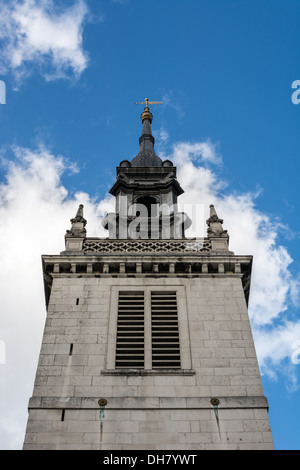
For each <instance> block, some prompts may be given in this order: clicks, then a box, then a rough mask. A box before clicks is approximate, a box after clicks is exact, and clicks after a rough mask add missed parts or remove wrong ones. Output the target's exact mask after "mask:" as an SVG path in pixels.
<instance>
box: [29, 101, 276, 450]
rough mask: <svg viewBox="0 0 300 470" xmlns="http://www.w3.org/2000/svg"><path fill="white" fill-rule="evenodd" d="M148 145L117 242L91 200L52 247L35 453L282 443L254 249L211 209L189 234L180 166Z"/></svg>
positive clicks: (146, 124)
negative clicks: (262, 336)
mask: <svg viewBox="0 0 300 470" xmlns="http://www.w3.org/2000/svg"><path fill="white" fill-rule="evenodd" d="M141 118H142V125H143V128H142V135H141V137H140V139H139V144H140V151H139V153H138V154H137V156H136V157H134V158H133V159H132V160H131V162H130V161H128V160H123V161H122V162H121V163H120V165H119V167H118V168H117V178H116V181H115V183H114V185H113V187H112V189H111V190H110V192H111V194H112V195H113V196H115V200H116V209H115V212H114V213H109V214H107V215H106V217H105V218H104V220H103V226H104V227H105V228H106V229H107V231H108V232H107V233H108V237H107V238H89V237H87V234H86V229H85V226H86V220H85V219H84V214H83V206H82V205H81V206H80V207H79V209H78V212H77V214H76V216H75V218H74V219H71V224H72V225H71V229H70V230H68V231H67V233H66V235H65V251H63V252H62V253H60V254H59V255H56V256H43V257H42V264H43V273H44V285H45V297H46V306H47V320H46V325H45V331H44V336H43V341H42V347H41V352H40V358H39V364H38V368H37V373H36V380H35V384H34V390H33V396H32V398H30V400H29V417H28V424H27V429H26V436H25V442H24V449H36V450H38V449H47V450H48V449H49V450H52V449H53V450H57V449H86V450H93V449H95V450H97V449H98V450H114V449H119V450H137V449H143V450H152V449H160V450H167V449H168V450H172V449H173V450H174V449H178V450H186V449H187V450H188V449H191V450H192V449H195V450H202V449H203V450H206V449H207V450H211V449H228V450H229V449H273V442H272V435H271V431H270V425H269V419H268V403H267V399H266V398H265V396H264V394H263V389H262V383H261V378H260V373H259V368H258V363H257V359H256V354H255V349H254V343H253V339H252V334H251V327H250V323H249V318H248V310H247V304H248V297H249V288H250V278H251V265H252V257H251V256H237V255H235V254H234V253H233V252H231V251H229V246H228V243H229V236H228V234H227V231H226V230H223V221H222V220H221V219H220V218H219V217H218V215H217V213H216V210H215V208H214V206H213V205H211V206H210V218H209V219H208V220H207V225H208V230H207V237H206V238H204V239H202V240H199V239H189V238H186V236H185V229H186V228H188V227H189V224H190V223H191V221H190V219H189V218H188V217H187V216H186V215H185V214H183V213H180V212H178V211H177V209H176V208H177V204H176V203H177V198H178V196H180V195H181V194H182V193H183V189H182V188H181V186H180V184H179V182H178V181H177V178H176V168H175V167H174V166H173V164H172V163H171V162H170V161H169V160H165V161H162V160H161V159H160V158H159V157H158V156H157V155H156V154H155V151H154V138H153V136H152V133H151V123H152V114H151V113H150V110H149V108H148V106H146V107H145V109H144V112H143V113H142V116H141Z"/></svg>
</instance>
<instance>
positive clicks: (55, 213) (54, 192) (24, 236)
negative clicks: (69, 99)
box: [0, 142, 300, 449]
mask: <svg viewBox="0 0 300 470" xmlns="http://www.w3.org/2000/svg"><path fill="white" fill-rule="evenodd" d="M5 157H6V155H5V154H2V159H4V158H5ZM171 157H172V158H173V161H174V163H175V164H176V165H178V180H179V182H180V184H181V185H182V187H183V188H184V190H185V194H184V195H182V196H181V197H180V199H181V203H182V204H183V205H186V204H188V203H191V202H192V203H195V202H199V203H200V202H201V203H203V204H204V208H205V218H206V216H208V208H209V205H210V204H211V203H213V204H215V207H216V209H217V212H218V214H219V216H220V217H221V218H224V228H225V229H228V232H229V234H230V249H232V250H233V251H234V252H236V253H237V254H253V255H254V268H253V278H252V290H251V302H250V314H251V318H252V323H253V325H254V334H255V339H256V347H257V353H258V357H259V361H260V365H261V367H262V368H263V371H265V372H266V373H268V374H269V375H270V376H272V375H273V376H274V377H275V376H276V372H277V370H278V369H280V367H281V366H282V364H283V363H285V365H286V361H288V363H289V367H290V374H291V375H290V377H292V378H293V380H295V374H294V372H293V371H294V370H295V367H296V366H295V365H294V364H292V362H291V360H290V357H291V354H292V344H293V342H294V341H295V340H299V339H300V322H299V320H293V319H287V318H286V317H284V318H283V319H282V315H283V314H284V315H285V314H286V309H287V307H288V306H289V304H290V303H292V301H293V298H294V297H295V298H296V297H297V296H298V294H299V284H297V283H296V282H295V281H294V280H293V279H292V277H291V274H290V271H289V269H290V264H291V262H292V259H291V257H290V255H289V253H288V252H287V250H286V249H285V248H284V247H282V246H280V245H279V244H278V243H277V238H276V236H277V233H278V226H277V225H276V223H274V222H273V221H272V220H271V219H270V217H269V216H267V215H265V214H263V213H260V212H259V211H258V210H257V209H256V207H255V198H256V197H257V194H252V193H246V194H239V195H230V196H228V195H223V196H222V190H223V189H224V188H226V184H225V183H224V182H223V181H222V180H221V179H220V178H219V177H218V176H217V175H216V172H215V171H214V169H213V168H208V166H206V167H203V166H202V165H203V162H204V163H206V164H207V162H208V161H209V162H213V163H217V164H219V163H220V161H221V157H220V155H218V153H217V152H216V147H215V146H214V145H212V144H211V143H210V142H204V143H203V142H202V143H201V142H199V143H195V144H190V143H182V142H181V143H180V144H179V145H176V146H174V149H173V152H172V155H171ZM3 161H4V164H5V169H6V180H5V181H4V182H2V184H1V185H0V217H1V226H0V240H1V243H0V259H1V270H0V285H1V288H2V289H1V290H2V294H1V317H0V341H4V342H5V345H6V365H0V395H1V401H0V415H1V424H0V443H1V444H0V445H1V447H2V448H3V449H9V448H20V447H21V446H22V442H23V438H24V432H25V426H26V421H27V404H28V399H29V397H30V396H31V393H32V388H33V382H34V376H35V371H36V366H37V360H38V354H39V348H40V344H41V340H42V333H43V327H44V321H45V316H46V312H45V302H44V292H43V282H42V270H41V255H42V254H58V253H60V252H61V251H63V250H64V234H65V231H66V229H69V228H70V218H72V217H74V216H75V214H76V211H77V208H78V205H79V203H83V204H84V216H85V218H86V219H87V221H88V224H87V231H88V236H107V234H106V233H104V231H103V230H102V231H101V224H100V220H99V216H101V215H104V214H105V212H106V211H108V212H110V211H112V210H113V207H112V205H113V200H112V198H111V196H107V197H106V198H105V199H104V200H102V201H100V203H96V202H95V201H93V200H91V198H90V196H89V195H88V194H86V193H76V194H75V195H70V194H68V191H67V189H66V188H65V187H64V186H63V185H62V183H61V177H62V175H63V174H64V173H66V172H71V173H72V172H74V171H76V168H75V169H74V165H72V164H71V163H70V162H68V161H67V160H66V159H64V158H63V157H62V156H54V155H53V154H52V153H51V152H50V151H49V150H48V149H46V148H44V147H43V146H40V147H39V148H38V149H36V150H30V149H22V148H19V147H15V148H13V158H11V160H10V161H9V162H7V161H5V160H3ZM218 168H219V167H218ZM202 231H204V227H202ZM203 234H204V233H202V235H203ZM200 235H201V234H200ZM279 320H280V325H281V326H280V327H276V325H277V322H278V321H279ZM293 374H294V375H293ZM293 385H294V386H296V385H295V384H293Z"/></svg>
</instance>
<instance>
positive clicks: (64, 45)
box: [0, 0, 88, 85]
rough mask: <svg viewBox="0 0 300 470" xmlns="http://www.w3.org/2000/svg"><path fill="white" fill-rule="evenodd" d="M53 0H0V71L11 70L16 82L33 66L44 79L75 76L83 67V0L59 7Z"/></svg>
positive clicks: (85, 59)
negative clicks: (8, 0)
mask: <svg viewBox="0 0 300 470" xmlns="http://www.w3.org/2000/svg"><path fill="white" fill-rule="evenodd" d="M58 5H59V4H57V3H55V2H54V1H53V0H41V1H37V0H21V1H20V0H13V1H10V2H6V1H5V0H1V1H0V7H1V17H0V41H1V58H0V73H1V74H6V73H7V72H8V71H11V72H12V73H13V75H14V77H15V79H16V83H17V85H20V83H21V80H22V79H23V78H24V77H26V76H28V75H29V74H30V73H31V72H32V70H33V69H37V70H39V72H40V73H41V74H42V75H43V77H44V78H45V79H46V80H47V81H52V80H56V79H59V78H64V79H65V78H70V77H72V78H73V77H75V78H78V77H79V76H80V75H81V73H82V72H83V71H84V70H85V69H86V67H87V64H88V57H87V54H86V52H85V51H84V50H83V26H84V22H85V20H86V18H87V15H88V8H87V5H86V3H85V1H84V0H75V1H74V3H73V5H72V6H69V7H62V6H61V5H60V6H58Z"/></svg>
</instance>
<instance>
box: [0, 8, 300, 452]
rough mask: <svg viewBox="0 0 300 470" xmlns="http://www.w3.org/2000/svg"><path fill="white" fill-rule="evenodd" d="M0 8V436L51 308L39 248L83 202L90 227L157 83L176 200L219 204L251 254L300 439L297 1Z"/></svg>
mask: <svg viewBox="0 0 300 470" xmlns="http://www.w3.org/2000/svg"><path fill="white" fill-rule="evenodd" d="M62 5H63V6H62ZM0 11H1V18H0V80H3V81H4V82H5V84H6V104H5V105H0V136H1V140H0V157H1V166H0V213H1V217H2V224H1V225H2V228H1V229H0V234H1V235H0V236H1V240H2V241H1V245H2V249H1V259H2V260H3V266H5V268H6V271H5V273H4V272H3V273H2V277H3V278H2V277H1V280H2V284H1V285H2V286H3V293H2V301H3V307H2V308H3V315H2V317H3V318H2V322H1V320H0V341H1V340H2V341H3V342H4V343H5V344H6V364H3V365H0V386H1V390H2V391H1V396H2V397H3V403H2V405H1V406H2V408H1V416H2V419H1V420H0V421H2V423H0V447H1V446H2V447H3V448H14V447H20V446H21V445H22V438H23V435H22V433H24V426H25V424H26V423H25V422H26V417H27V402H28V398H29V396H30V395H31V392H32V385H33V380H34V373H35V367H36V361H37V356H38V352H39V345H40V341H41V334H42V330H43V322H44V319H45V312H44V303H43V292H42V280H41V268H40V255H41V254H42V253H47V254H51V253H58V252H60V251H62V250H63V248H64V238H63V237H64V233H65V230H66V229H67V228H69V220H70V218H71V217H73V216H74V215H75V213H74V210H75V208H76V207H77V205H78V201H83V202H84V204H85V206H86V211H87V214H88V215H90V217H87V219H88V225H87V230H88V235H90V236H93V235H97V233H96V232H97V230H98V228H97V227H98V225H97V221H93V216H95V218H97V217H98V216H99V214H101V213H103V211H104V210H105V208H106V207H107V205H109V203H110V200H109V198H108V197H107V192H108V190H109V189H110V187H111V186H112V184H113V181H114V177H115V168H116V166H117V165H118V164H119V162H120V161H121V160H123V159H125V158H127V159H131V158H133V157H134V156H135V155H136V154H137V153H138V137H139V135H140V132H141V124H140V113H141V112H142V106H136V105H135V104H134V102H135V101H142V100H143V99H144V98H145V97H148V98H149V99H151V100H163V101H164V104H163V105H157V106H153V107H152V108H151V111H152V112H153V114H154V121H153V126H152V130H153V133H154V135H155V137H156V151H157V153H158V154H161V155H164V156H166V158H167V157H168V158H171V159H173V160H174V162H175V163H176V164H177V166H178V178H179V179H180V183H181V185H182V187H183V188H184V189H185V191H186V193H185V195H184V198H185V199H183V201H184V202H195V201H197V202H202V203H203V204H205V207H206V208H208V205H209V204H210V203H215V205H216V207H217V209H219V210H218V212H219V215H220V216H221V217H222V218H224V227H225V228H226V229H228V231H229V234H230V243H231V249H232V250H233V251H235V252H236V253H239V254H240V253H243V254H253V255H254V260H255V262H254V272H253V282H252V290H251V297H250V308H249V312H250V316H251V322H252V325H253V332H254V337H255V343H256V347H257V353H258V357H259V362H260V366H261V370H262V379H263V386H264V392H265V394H266V396H267V397H268V400H269V404H270V422H271V427H272V432H273V438H274V442H275V447H276V448H277V449H300V430H299V424H298V423H299V422H300V407H299V405H298V402H299V384H300V373H299V371H300V364H297V363H296V362H297V359H298V357H300V354H299V356H297V354H296V353H297V348H298V349H300V348H299V342H300V309H299V292H300V276H299V268H300V253H299V234H300V219H299V216H298V211H297V208H298V206H299V169H300V163H299V156H300V137H299V125H300V104H299V105H295V104H293V102H292V100H291V97H292V93H293V91H294V90H293V89H292V83H293V82H294V81H295V80H300V60H299V59H300V57H299V56H300V52H299V50H300V49H299V46H300V30H299V17H300V2H299V0H287V1H286V0H285V1H284V0H251V1H250V0H207V1H204V0H186V1H183V0H152V1H151V2H146V1H140V0H78V1H77V0H70V1H64V2H58V1H54V0H41V1H38V0H20V1H17V0H13V1H12V0H11V1H8V0H6V1H2V0H0ZM205 151H206V153H205ZM207 152H208V153H207ZM207 155H209V157H208V158H207ZM212 199H213V200H212ZM93 230H94V232H95V233H93ZM16 269H17V270H18V271H17V272H18V280H17V281H16ZM3 271H4V270H3ZM37 278H38V279H37ZM12 282H14V283H17V286H16V285H14V289H15V288H17V290H18V293H19V295H18V299H17V300H16V299H15V295H14V294H13V292H14V289H13V288H12ZM18 283H19V284H18ZM39 291H41V292H40V293H37V292H39ZM1 310H2V309H1ZM21 311H22V314H21V313H20V312H21ZM22 328H24V330H22ZM20 330H22V333H21V331H20ZM297 341H298V343H297ZM20 347H21V348H22V349H23V351H24V359H23V360H22V361H21V360H20V357H19V356H20V355H19V354H18V351H19V350H20ZM293 353H294V356H293V357H294V360H292V355H293ZM295 359H296V360H295ZM24 363H25V364H26V365H25V366H24ZM18 374H20V375H18ZM17 377H22V383H23V384H24V385H23V387H19V386H18V387H16V384H17V383H18V381H17ZM16 388H17V389H18V391H16ZM13 390H14V391H13ZM11 396H13V397H14V398H15V400H16V401H17V402H18V403H19V408H18V409H17V410H16V409H14V410H12V408H11V406H10V397H11ZM24 423H25V424H24Z"/></svg>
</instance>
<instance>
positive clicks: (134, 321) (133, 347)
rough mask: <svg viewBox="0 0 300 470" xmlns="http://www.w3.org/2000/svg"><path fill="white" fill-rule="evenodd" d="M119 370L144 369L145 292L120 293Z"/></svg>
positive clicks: (117, 356)
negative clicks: (123, 368)
mask: <svg viewBox="0 0 300 470" xmlns="http://www.w3.org/2000/svg"><path fill="white" fill-rule="evenodd" d="M116 367H117V368H122V367H125V368H134V369H136V368H144V292H142V291H137V292H134V291H131V292H119V303H118V326H117V349H116Z"/></svg>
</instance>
